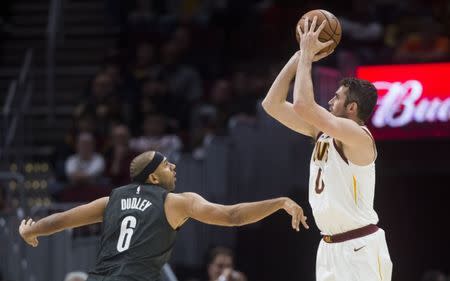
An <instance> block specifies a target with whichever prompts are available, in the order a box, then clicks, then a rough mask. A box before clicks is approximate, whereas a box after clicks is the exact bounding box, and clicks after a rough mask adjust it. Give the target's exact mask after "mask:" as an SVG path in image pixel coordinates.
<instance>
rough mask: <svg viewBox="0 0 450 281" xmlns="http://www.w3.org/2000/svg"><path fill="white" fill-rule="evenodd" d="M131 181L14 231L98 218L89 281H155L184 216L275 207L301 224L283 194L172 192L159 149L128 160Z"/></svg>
mask: <svg viewBox="0 0 450 281" xmlns="http://www.w3.org/2000/svg"><path fill="white" fill-rule="evenodd" d="M130 174H131V178H132V179H133V182H132V183H131V184H129V185H126V186H123V187H119V188H116V189H114V190H113V191H112V193H111V195H110V197H104V198H101V199H98V200H95V201H93V202H91V203H89V204H86V205H82V206H79V207H76V208H73V209H71V210H68V211H66V212H62V213H56V214H53V215H51V216H48V217H46V218H43V219H41V220H39V221H37V222H36V223H35V222H34V221H33V220H32V219H29V220H28V221H25V220H23V221H22V223H21V225H20V227H19V233H20V235H21V236H22V238H23V239H24V240H25V241H26V242H27V243H28V244H30V245H31V246H33V247H36V246H37V245H38V240H37V238H38V237H39V236H47V235H51V234H53V233H56V232H58V231H62V230H64V229H67V228H73V227H79V226H83V225H88V224H93V223H97V222H103V233H102V237H101V245H100V250H99V253H98V255H97V263H96V266H95V268H94V270H93V271H92V272H91V273H90V274H89V278H88V281H94V280H102V281H108V280H114V281H119V280H124V281H125V280H142V281H144V280H145V281H155V280H160V271H161V268H162V267H163V265H164V263H166V262H167V261H168V259H169V257H170V254H171V252H172V248H173V246H174V243H175V237H176V234H177V231H178V229H179V228H180V227H181V226H182V225H183V224H184V223H185V222H186V221H187V220H188V219H189V218H193V219H195V220H198V221H201V222H204V223H207V224H215V225H221V226H240V225H245V224H250V223H254V222H257V221H259V220H261V219H263V218H265V217H267V216H269V215H271V214H273V213H275V212H276V211H278V210H280V209H284V210H285V211H286V212H288V213H289V214H290V215H291V216H292V228H294V229H295V230H297V231H299V230H300V223H301V224H303V226H304V227H305V228H308V225H307V224H306V217H305V216H304V215H303V210H302V208H301V207H300V206H299V205H297V204H296V203H295V202H294V201H292V200H291V199H289V198H286V197H282V198H277V199H271V200H265V201H258V202H251V203H241V204H236V205H230V206H225V205H220V204H214V203H211V202H208V201H206V200H205V199H204V198H202V197H201V196H200V195H198V194H196V193H192V192H186V193H180V194H176V193H172V191H174V189H175V181H176V177H175V175H176V172H175V165H174V164H172V163H170V162H168V161H167V159H166V158H165V157H164V156H163V155H162V154H160V153H159V152H154V151H149V152H145V153H142V154H140V155H138V156H137V157H136V158H134V160H133V161H132V162H131V164H130Z"/></svg>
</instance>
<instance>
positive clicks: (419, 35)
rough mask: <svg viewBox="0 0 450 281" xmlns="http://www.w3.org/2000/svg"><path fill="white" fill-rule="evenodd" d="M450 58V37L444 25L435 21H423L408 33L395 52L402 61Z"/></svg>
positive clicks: (429, 60) (395, 59)
mask: <svg viewBox="0 0 450 281" xmlns="http://www.w3.org/2000/svg"><path fill="white" fill-rule="evenodd" d="M446 59H450V39H449V37H448V36H446V35H445V34H444V33H443V30H442V27H441V26H439V25H438V24H436V23H433V22H427V23H425V22H424V23H422V24H420V25H419V26H418V30H417V31H415V32H411V33H409V34H407V35H406V36H405V37H404V39H403V40H402V41H401V42H400V46H399V47H398V48H397V50H396V51H395V54H394V61H396V62H401V63H413V62H431V61H442V60H446Z"/></svg>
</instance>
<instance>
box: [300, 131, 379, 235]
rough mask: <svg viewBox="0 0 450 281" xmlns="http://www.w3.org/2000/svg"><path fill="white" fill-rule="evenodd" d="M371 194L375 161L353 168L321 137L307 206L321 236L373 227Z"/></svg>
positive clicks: (313, 158) (330, 141)
mask: <svg viewBox="0 0 450 281" xmlns="http://www.w3.org/2000/svg"><path fill="white" fill-rule="evenodd" d="M363 129H364V130H366V128H365V127H363ZM367 132H368V131H367ZM374 193H375V161H374V162H372V163H370V164H369V165H366V166H358V165H355V164H353V163H352V162H350V161H349V160H348V159H347V158H346V157H345V155H344V153H343V152H342V150H341V149H340V148H339V147H338V146H337V143H336V140H335V139H334V138H332V137H330V136H328V135H326V134H323V133H320V134H319V136H318V138H317V141H316V144H315V147H314V150H313V154H312V156H311V162H310V176H309V203H310V204H311V208H312V211H313V215H314V220H315V222H316V224H317V226H318V228H319V229H320V231H321V232H322V234H326V235H333V234H337V233H342V232H346V231H349V230H352V229H356V228H360V227H363V226H366V225H368V224H376V223H377V222H378V215H377V213H376V212H375V210H374V209H373V199H374Z"/></svg>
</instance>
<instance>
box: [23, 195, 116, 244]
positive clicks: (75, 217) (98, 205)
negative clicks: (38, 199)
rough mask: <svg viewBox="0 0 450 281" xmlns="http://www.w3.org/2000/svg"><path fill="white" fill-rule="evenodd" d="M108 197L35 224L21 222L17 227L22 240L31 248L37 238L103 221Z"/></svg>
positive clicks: (36, 241)
mask: <svg viewBox="0 0 450 281" xmlns="http://www.w3.org/2000/svg"><path fill="white" fill-rule="evenodd" d="M108 201H109V197H103V198H100V199H97V200H95V201H92V202H91V203H88V204H85V205H81V206H78V207H75V208H73V209H70V210H67V211H65V212H61V213H56V214H53V215H50V216H48V217H45V218H43V219H40V220H39V221H37V222H35V221H33V220H32V219H29V220H28V221H26V220H23V221H22V223H21V224H20V227H19V233H20V235H21V236H22V238H23V239H24V240H25V242H27V243H28V244H30V245H31V246H33V247H36V246H37V245H38V240H37V237H39V236H47V235H51V234H53V233H56V232H59V231H61V230H64V229H67V228H73V227H79V226H83V225H88V224H93V223H97V222H101V221H103V212H104V210H105V208H106V205H107V204H108Z"/></svg>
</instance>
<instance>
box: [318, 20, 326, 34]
mask: <svg viewBox="0 0 450 281" xmlns="http://www.w3.org/2000/svg"><path fill="white" fill-rule="evenodd" d="M326 24H327V21H326V20H323V21H322V23H321V24H320V25H319V27H318V28H317V30H316V33H317V34H320V32H321V31H322V29H324V28H325V25H326Z"/></svg>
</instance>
